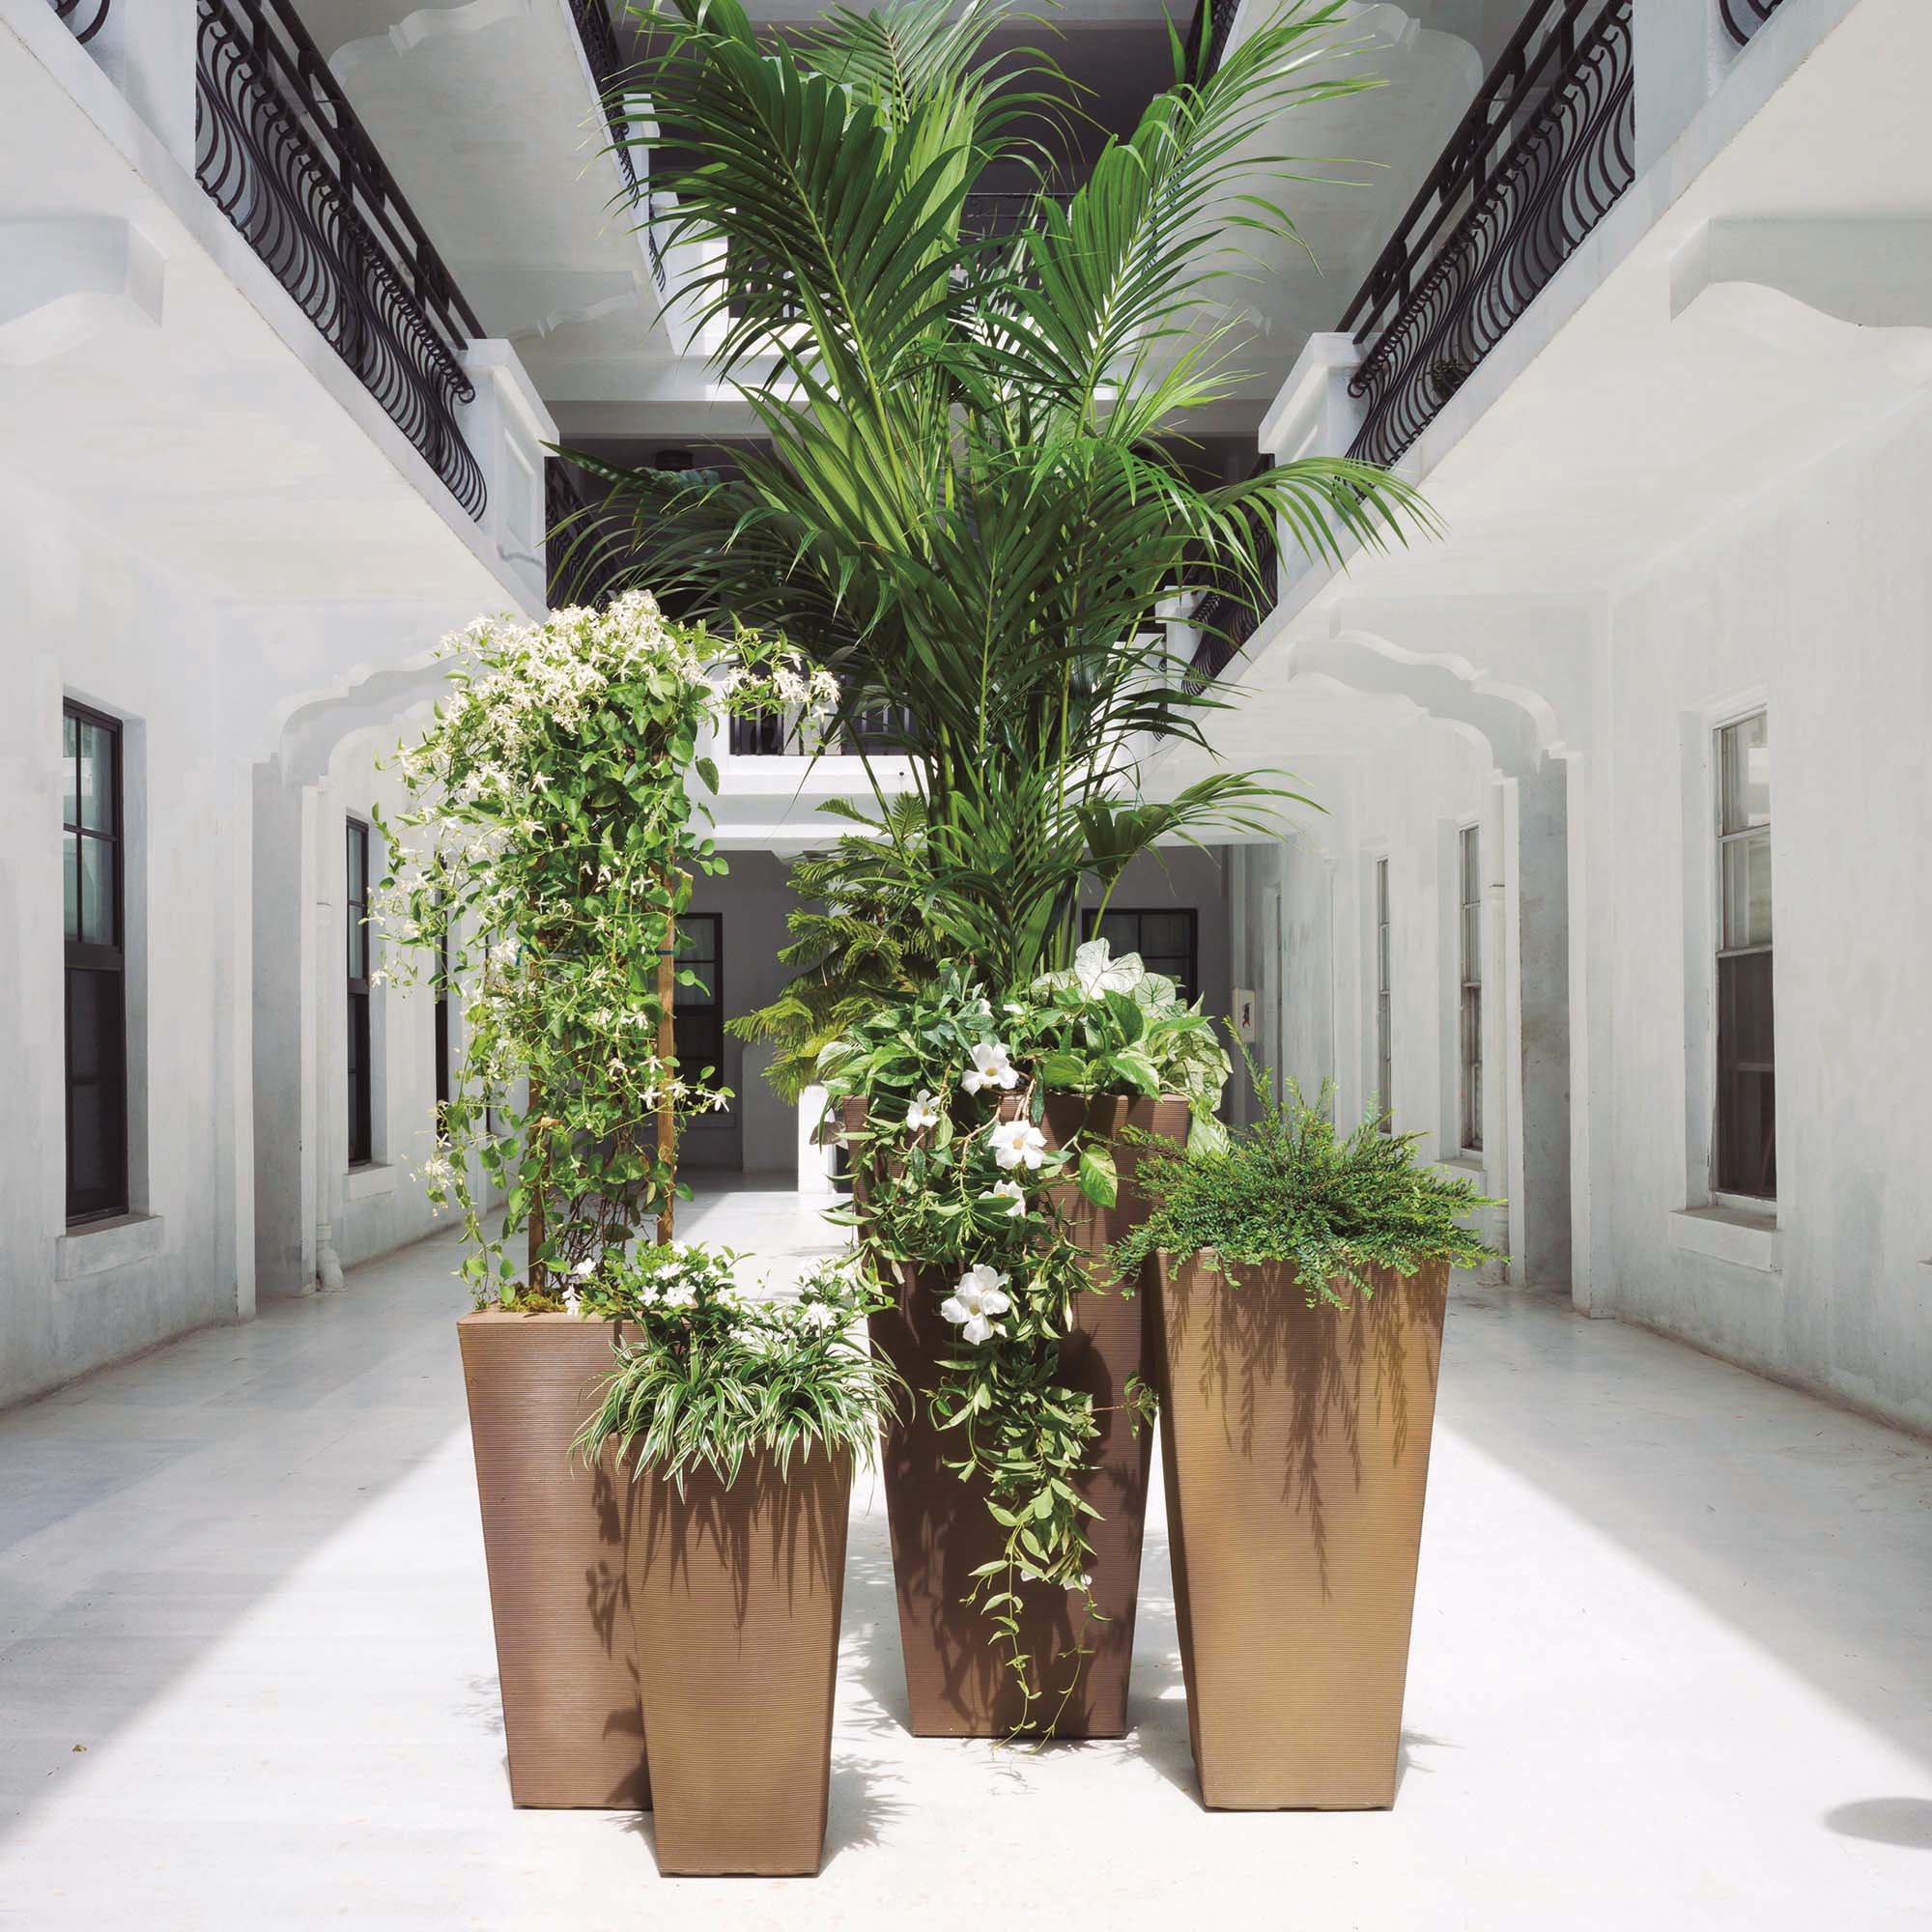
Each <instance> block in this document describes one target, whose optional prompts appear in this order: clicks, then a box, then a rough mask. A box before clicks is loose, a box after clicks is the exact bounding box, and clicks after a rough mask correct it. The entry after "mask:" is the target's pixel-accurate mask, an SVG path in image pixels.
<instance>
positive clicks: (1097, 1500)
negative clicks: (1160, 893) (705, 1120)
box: [847, 1096, 1187, 1738]
mask: <svg viewBox="0 0 1932 1932" xmlns="http://www.w3.org/2000/svg"><path fill="white" fill-rule="evenodd" d="M847 1119H848V1123H854V1122H855V1119H856V1117H855V1116H854V1115H853V1114H851V1113H850V1112H848V1116H847ZM1082 1122H1091V1124H1092V1126H1093V1128H1094V1134H1095V1137H1096V1138H1099V1139H1103V1140H1107V1141H1109V1142H1112V1143H1114V1144H1115V1157H1116V1160H1117V1162H1118V1163H1119V1168H1120V1176H1121V1189H1120V1202H1119V1205H1118V1206H1117V1207H1115V1208H1094V1207H1093V1206H1092V1205H1091V1204H1090V1203H1089V1202H1087V1201H1086V1200H1085V1199H1084V1198H1083V1197H1082V1196H1081V1195H1080V1193H1079V1190H1078V1189H1077V1188H1076V1187H1074V1186H1073V1184H1072V1183H1071V1182H1066V1183H1063V1185H1062V1186H1061V1187H1060V1188H1058V1189H1057V1190H1056V1199H1057V1200H1059V1201H1060V1202H1061V1204H1062V1211H1063V1212H1064V1213H1065V1215H1066V1217H1067V1223H1068V1232H1069V1234H1070V1235H1071V1236H1073V1238H1074V1239H1076V1240H1077V1241H1078V1242H1079V1243H1080V1245H1081V1246H1082V1248H1083V1249H1085V1250H1086V1251H1087V1252H1088V1253H1089V1254H1091V1255H1093V1256H1094V1257H1096V1258H1097V1257H1099V1256H1100V1255H1101V1254H1103V1253H1104V1251H1105V1250H1106V1248H1107V1247H1108V1246H1109V1245H1110V1244H1111V1243H1112V1242H1114V1241H1116V1240H1118V1239H1119V1238H1121V1236H1123V1235H1124V1234H1125V1233H1126V1232H1127V1231H1128V1230H1129V1229H1130V1228H1132V1227H1133V1226H1135V1225H1137V1223H1138V1222H1139V1221H1140V1220H1141V1219H1142V1218H1143V1217H1144V1216H1145V1214H1146V1211H1147V1208H1146V1203H1145V1201H1144V1200H1143V1198H1142V1196H1141V1194H1140V1192H1139V1189H1138V1187H1137V1186H1136V1184H1135V1175H1136V1172H1137V1170H1138V1167H1139V1164H1140V1158H1141V1154H1140V1151H1139V1150H1138V1149H1135V1148H1132V1147H1129V1146H1125V1145H1122V1144H1120V1143H1119V1139H1118V1137H1119V1134H1120V1132H1121V1129H1122V1127H1124V1126H1126V1125H1128V1124H1130V1123H1131V1124H1132V1125H1134V1126H1136V1127H1139V1128H1142V1129H1144V1130H1145V1131H1147V1132H1150V1133H1156V1134H1160V1135H1162V1136H1164V1137H1166V1138H1168V1139H1172V1140H1175V1141H1184V1140H1185V1138H1186V1134H1187V1106H1186V1103H1185V1102H1184V1101H1182V1100H1177V1099H1162V1100H1127V1099H1124V1098H1106V1099H1098V1100H1093V1101H1089V1100H1083V1099H1079V1098H1075V1097H1070V1096H1068V1097H1064V1098H1063V1097H1056V1098H1053V1099H1050V1100H1049V1101H1048V1103H1047V1109H1046V1122H1045V1129H1046V1133H1047V1137H1048V1139H1049V1141H1051V1142H1052V1143H1053V1144H1054V1145H1055V1146H1061V1145H1064V1144H1065V1141H1066V1140H1067V1138H1069V1137H1070V1136H1071V1134H1072V1133H1073V1132H1074V1130H1075V1129H1076V1128H1077V1127H1078V1126H1080V1125H1081V1123H1082ZM857 1184H858V1185H859V1186H860V1187H861V1188H862V1189H863V1179H860V1180H859V1181H858V1183H857ZM953 1280H954V1276H953V1275H952V1274H950V1273H936V1272H921V1273H919V1274H918V1275H916V1276H915V1278H914V1280H913V1282H912V1283H911V1284H910V1285H909V1286H908V1288H907V1289H906V1290H905V1291H904V1293H902V1295H901V1297H900V1305H899V1307H898V1308H897V1309H896V1310H895V1311H891V1312H888V1313H886V1314H884V1315H878V1316H874V1317H873V1318H872V1322H871V1332H872V1340H873V1343H874V1344H875V1346H876V1347H877V1348H878V1349H879V1350H880V1351H881V1352H882V1353H883V1354H884V1355H886V1357H887V1358H888V1359H889V1360H890V1361H891V1362H892V1363H893V1365H894V1367H895V1368H896V1369H897V1370H898V1372H899V1373H900V1374H901V1375H902V1376H904V1377H905V1378H906V1380H907V1381H908V1382H909V1383H910V1384H911V1386H912V1388H913V1389H914V1390H915V1391H916V1392H917V1391H922V1390H924V1389H928V1388H930V1387H932V1386H933V1384H934V1382H935V1381H936V1380H937V1378H938V1371H937V1368H936V1366H935V1365H936V1363H937V1361H938V1360H939V1359H940V1357H942V1356H943V1355H947V1354H951V1353H952V1352H953V1350H955V1348H956V1347H957V1346H958V1344H957V1336H956V1331H955V1330H954V1329H953V1328H952V1326H951V1325H950V1324H949V1323H948V1322H946V1321H944V1320H943V1319H942V1318H941V1316H940V1314H939V1304H940V1302H941V1301H943V1300H944V1299H945V1298H946V1296H947V1295H948V1294H949V1293H951V1292H952V1286H953ZM1148 1320H1149V1305H1148V1301H1147V1298H1146V1297H1145V1295H1140V1296H1131V1297H1130V1296H1125V1295H1122V1294H1121V1293H1118V1292H1115V1293H1092V1294H1083V1295H1080V1296H1078V1297H1077V1298H1076V1300H1075V1302H1074V1309H1073V1321H1074V1328H1073V1332H1072V1333H1071V1334H1070V1335H1069V1336H1068V1337H1067V1338H1066V1340H1065V1343H1064V1344H1063V1345H1062V1348H1061V1351H1060V1360H1061V1377H1062V1379H1063V1380H1064V1381H1065V1384H1066V1386H1067V1387H1069V1388H1073V1389H1081V1390H1085V1391H1086V1392H1088V1393H1089V1394H1091V1395H1092V1396H1093V1398H1094V1406H1095V1409H1096V1411H1097V1413H1098V1419H1099V1422H1100V1430H1101V1434H1100V1436H1099V1439H1098V1440H1097V1442H1096V1443H1095V1444H1094V1453H1093V1459H1092V1461H1091V1462H1090V1463H1089V1468H1088V1473H1087V1475H1086V1476H1085V1478H1084V1479H1083V1480H1082V1481H1081V1482H1080V1483H1079V1484H1078V1485H1077V1487H1078V1488H1079V1490H1080V1492H1081V1494H1082V1495H1083V1496H1084V1497H1085V1499H1086V1500H1087V1501H1088V1502H1090V1503H1092V1504H1093V1505H1094V1508H1095V1509H1097V1510H1099V1512H1100V1518H1099V1520H1097V1521H1094V1522H1090V1524H1089V1526H1088V1534H1089V1537H1090V1539H1091V1541H1092V1543H1093V1545H1094V1564H1093V1571H1092V1575H1093V1578H1094V1598H1095V1600H1096V1602H1097V1605H1098V1607H1099V1609H1100V1610H1101V1612H1102V1613H1103V1615H1104V1618H1105V1621H1095V1622H1094V1623H1091V1624H1089V1623H1087V1621H1086V1619H1085V1618H1084V1616H1083V1615H1082V1614H1081V1613H1080V1612H1081V1599H1080V1598H1079V1597H1078V1596H1077V1595H1076V1596H1071V1597H1069V1596H1068V1595H1067V1594H1066V1593H1065V1591H1061V1590H1054V1589H1047V1588H1042V1587H1040V1586H1038V1585H1029V1586H1022V1589H1021V1594H1022V1596H1023V1597H1024V1598H1025V1600H1026V1608H1025V1610H1024V1612H1023V1613H1022V1618H1021V1622H1022V1628H1023V1641H1024V1643H1025V1645H1026V1648H1027V1650H1028V1652H1029V1654H1030V1655H1031V1656H1032V1657H1033V1658H1034V1660H1035V1663H1036V1668H1037V1683H1038V1684H1039V1685H1040V1687H1041V1688H1042V1690H1044V1692H1045V1694H1044V1695H1043V1696H1042V1698H1041V1699H1040V1701H1039V1703H1038V1705H1037V1707H1036V1710H1035V1712H1034V1718H1035V1719H1036V1720H1037V1721H1043V1720H1044V1719H1047V1718H1049V1717H1052V1716H1053V1715H1054V1714H1055V1713H1056V1712H1057V1713H1058V1718H1057V1720H1056V1721H1055V1722H1054V1723H1053V1725H1052V1735H1054V1736H1056V1737H1063V1738H1109V1737H1121V1736H1123V1735H1124V1734H1125V1732H1126V1728H1127V1688H1128V1674H1129V1670H1130V1667H1131V1662H1132V1658H1133V1641H1134V1611H1135V1605H1136V1598H1137V1595H1138V1592H1139V1588H1140V1568H1141V1542H1142V1537H1143V1533H1144V1531H1145V1528H1146V1522H1147V1490H1148V1471H1149V1466H1150V1462H1151V1456H1152V1449H1153V1442H1152V1435H1151V1431H1149V1430H1148V1429H1146V1428H1145V1427H1143V1428H1142V1429H1141V1430H1140V1431H1139V1433H1138V1435H1136V1434H1135V1432H1134V1430H1133V1429H1132V1428H1131V1427H1130V1426H1129V1425H1130V1417H1129V1415H1128V1414H1127V1412H1126V1410H1125V1408H1124V1406H1123V1405H1124V1400H1125V1391H1126V1386H1127V1382H1128V1380H1129V1378H1131V1377H1133V1376H1136V1375H1139V1376H1141V1377H1143V1378H1145V1379H1147V1380H1149V1381H1150V1382H1151V1380H1152V1366H1151V1350H1150V1342H1149V1334H1148ZM915 1408H916V1412H915V1413H914V1414H913V1415H912V1416H911V1417H910V1419H909V1420H908V1422H907V1423H906V1424H905V1426H903V1427H897V1428H895V1429H893V1430H892V1431H890V1432H889V1433H888V1435H887V1436H886V1440H885V1444H884V1452H883V1474H884V1484H885V1492H886V1514H887V1519H888V1520H889V1522H890V1525H891V1528H892V1539H893V1574H894V1579H895V1584H896V1586H897V1593H898V1609H899V1638H900V1643H901V1646H902V1648H903V1651H904V1654H905V1673H906V1691H907V1697H908V1702H909V1706H910V1723H911V1728H912V1731H913V1733H914V1735H915V1736H917V1737H1002V1736H1005V1735H1007V1734H1008V1733H1009V1732H1010V1731H1011V1730H1012V1729H1013V1727H1014V1725H1015V1724H1017V1723H1018V1722H1019V1721H1020V1719H1021V1717H1022V1714H1023V1709H1024V1700H1023V1698H1022V1697H1021V1695H1020V1692H1019V1690H1018V1688H1017V1687H1016V1686H1015V1685H1014V1683H1013V1681H1012V1678H1011V1673H1010V1672H1009V1670H1008V1668H1007V1667H1006V1665H1005V1664H1004V1663H1003V1662H1002V1653H1001V1651H1000V1650H999V1649H998V1648H996V1647H995V1642H994V1633H993V1629H992V1624H991V1621H990V1619H989V1618H987V1617H986V1616H985V1615H984V1614H983V1613H982V1612H981V1611H980V1610H979V1609H977V1608H974V1607H972V1606H970V1605H966V1604H965V1603H963V1602H962V1601H961V1599H962V1598H964V1597H965V1595H966V1594H967V1592H968V1590H969V1589H971V1588H972V1573H973V1571H974V1570H975V1569H976V1568H977V1567H978V1566H979V1565H980V1564H981V1563H987V1562H990V1561H992V1560H993V1559H994V1558H995V1557H997V1556H998V1555H999V1554H1000V1551H1001V1547H1002V1538H1001V1534H1000V1531H999V1529H998V1526H997V1525H996V1524H995V1523H994V1522H993V1520H992V1519H991V1518H990V1517H989V1516H988V1515H987V1514H986V1502H985V1492H984V1488H983V1486H982V1485H980V1484H979V1483H963V1482H961V1481H960V1479H959V1478H958V1477H957V1476H955V1475H954V1474H953V1473H952V1470H951V1469H949V1468H948V1467H947V1466H946V1460H945V1459H946V1458H947V1457H948V1456H949V1455H952V1456H956V1455H957V1453H958V1451H957V1448H956V1445H955V1442H954V1439H953V1437H952V1434H951V1433H950V1432H941V1431H939V1430H936V1429H934V1428H933V1427H932V1425H931V1423H930V1421H929V1420H928V1418H927V1413H926V1407H925V1404H924V1402H923V1400H917V1401H916V1405H915ZM1083 1642H1084V1644H1085V1645H1086V1646H1087V1648H1088V1649H1089V1650H1090V1651H1091V1652H1092V1655H1091V1656H1090V1657H1088V1658H1087V1659H1086V1661H1085V1664H1084V1667H1082V1665H1081V1662H1080V1660H1079V1658H1078V1655H1077V1653H1078V1650H1079V1648H1080V1646H1081V1645H1082V1643H1083ZM1069 1683H1070V1684H1072V1685H1073V1686H1074V1688H1073V1691H1072V1694H1071V1695H1070V1696H1069V1697H1067V1698H1066V1699H1065V1703H1064V1704H1063V1702H1062V1698H1061V1691H1062V1690H1063V1689H1064V1688H1065V1686H1067V1685H1068V1684H1069Z"/></svg>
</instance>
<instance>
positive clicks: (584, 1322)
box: [456, 1308, 623, 1328]
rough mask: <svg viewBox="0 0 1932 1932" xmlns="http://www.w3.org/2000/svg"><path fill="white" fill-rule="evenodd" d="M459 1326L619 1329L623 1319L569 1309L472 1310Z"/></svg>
mask: <svg viewBox="0 0 1932 1932" xmlns="http://www.w3.org/2000/svg"><path fill="white" fill-rule="evenodd" d="M456 1320H457V1324H458V1325H459V1326H461V1325H462V1324H463V1323H464V1322H466V1321H475V1322H483V1321H516V1322H548V1323H549V1324H550V1325H551V1326H553V1327H555V1326H560V1325H562V1324H563V1323H566V1322H567V1323H568V1324H569V1325H570V1326H571V1327H573V1328H618V1327H621V1326H622V1325H623V1321H622V1318H621V1317H619V1316H615V1315H572V1314H571V1313H570V1312H569V1311H568V1310H567V1309H562V1308H545V1309H535V1310H533V1309H523V1308H472V1309H469V1311H468V1312H467V1313H465V1314H462V1315H459V1316H458V1317H457V1318H456Z"/></svg>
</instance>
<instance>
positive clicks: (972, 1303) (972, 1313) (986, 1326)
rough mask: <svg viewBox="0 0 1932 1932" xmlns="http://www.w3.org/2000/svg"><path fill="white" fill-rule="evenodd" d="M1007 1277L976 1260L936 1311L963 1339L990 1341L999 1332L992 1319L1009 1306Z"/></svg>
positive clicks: (965, 1340) (977, 1341)
mask: <svg viewBox="0 0 1932 1932" xmlns="http://www.w3.org/2000/svg"><path fill="white" fill-rule="evenodd" d="M1012 1305H1013V1304H1012V1298H1011V1296H1009V1294H1008V1293H1007V1277H1006V1276H1005V1275H1003V1274H1002V1273H1001V1272H1000V1271H999V1269H998V1268H996V1267H989V1266H987V1264H985V1263H984V1262H978V1263H976V1264H974V1265H973V1266H972V1267H970V1268H968V1269H967V1270H966V1272H965V1273H964V1274H962V1275H961V1276H960V1277H959V1285H958V1287H957V1288H955V1289H954V1290H953V1291H952V1293H951V1294H949V1295H948V1296H947V1297H946V1299H945V1300H944V1301H942V1302H941V1303H940V1304H939V1312H940V1314H941V1315H942V1316H944V1317H945V1319H946V1320H947V1321H951V1322H952V1324H953V1325H954V1326H955V1327H956V1328H957V1329H958V1330H959V1339H960V1340H961V1341H962V1342H973V1343H979V1342H986V1341H990V1340H991V1339H992V1338H993V1337H994V1336H995V1335H997V1334H998V1333H999V1332H1000V1331H999V1329H998V1328H996V1327H995V1326H994V1325H993V1320H992V1318H993V1317H994V1316H996V1315H1004V1314H1005V1313H1006V1312H1007V1310H1008V1309H1009V1308H1010V1307H1011V1306H1012Z"/></svg>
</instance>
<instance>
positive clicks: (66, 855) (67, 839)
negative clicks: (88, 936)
mask: <svg viewBox="0 0 1932 1932" xmlns="http://www.w3.org/2000/svg"><path fill="white" fill-rule="evenodd" d="M61 842H62V844H63V845H64V846H65V848H66V849H65V851H64V852H63V853H62V864H63V867H64V868H65V870H66V875H67V876H66V882H65V886H64V890H63V892H62V895H61V896H62V904H63V905H64V906H65V908H66V936H67V937H68V938H69V939H78V938H79V937H80V851H79V846H80V839H79V838H78V836H77V835H76V834H74V833H71V832H68V833H63V834H62V835H61Z"/></svg>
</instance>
